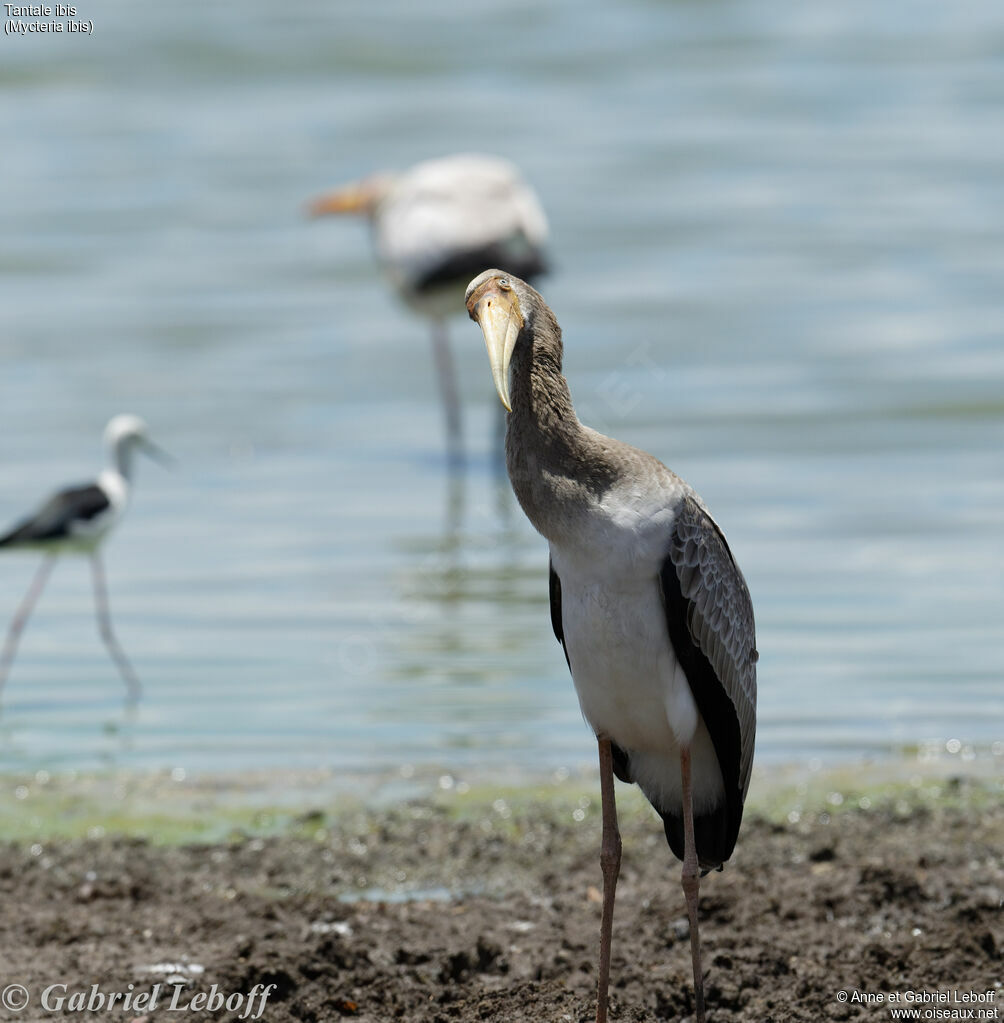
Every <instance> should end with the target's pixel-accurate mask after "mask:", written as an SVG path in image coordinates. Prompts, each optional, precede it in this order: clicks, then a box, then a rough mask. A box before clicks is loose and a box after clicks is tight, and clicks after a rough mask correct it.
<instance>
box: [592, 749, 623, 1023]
mask: <svg viewBox="0 0 1004 1023" xmlns="http://www.w3.org/2000/svg"><path fill="white" fill-rule="evenodd" d="M599 743H600V800H601V805H602V810H603V843H602V845H601V847H600V869H601V870H602V871H603V916H602V918H601V921H600V980H599V990H598V992H597V999H596V1023H606V1021H607V990H608V988H609V986H610V934H611V930H612V928H613V922H614V894H615V893H616V891H617V875H618V874H619V873H620V869H621V835H620V831H618V830H617V803H616V801H615V799H614V757H613V752H612V751H611V749H610V740H609V739H600V740H599Z"/></svg>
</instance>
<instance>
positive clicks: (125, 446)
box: [105, 413, 173, 479]
mask: <svg viewBox="0 0 1004 1023" xmlns="http://www.w3.org/2000/svg"><path fill="white" fill-rule="evenodd" d="M148 433H149V427H147V425H146V423H145V422H144V421H143V420H142V419H140V417H139V416H134V415H131V414H129V413H122V414H121V415H117V416H114V417H113V418H112V419H110V420H109V422H108V425H107V426H106V427H105V447H106V448H107V449H108V456H109V458H110V459H111V461H112V464H113V465H114V466H115V468H116V469H117V470H118V471H119V473H120V474H121V475H122V476H124V477H125V478H126V479H129V478H130V475H131V472H132V456H133V452H134V451H142V452H143V454H145V455H149V457H150V458H152V459H154V461H157V462H160V463H161V464H162V465H170V464H172V461H173V460H172V459H171V456H170V455H168V454H167V453H166V452H165V451H162V450H161V449H160V448H159V447H157V445H156V444H154V443H153V441H151V440H150V438H149V436H148Z"/></svg>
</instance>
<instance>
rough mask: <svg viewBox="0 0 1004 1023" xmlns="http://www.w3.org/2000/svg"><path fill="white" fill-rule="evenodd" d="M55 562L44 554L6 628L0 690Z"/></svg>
mask: <svg viewBox="0 0 1004 1023" xmlns="http://www.w3.org/2000/svg"><path fill="white" fill-rule="evenodd" d="M55 563H56V556H55V555H54V554H47V555H46V556H45V558H44V560H43V561H42V564H41V565H39V568H38V571H37V572H36V573H35V578H34V579H32V581H31V586H29V587H28V592H27V593H26V594H25V595H24V600H22V601H21V606H20V607H19V608H18V609H17V613H16V614H15V615H14V620H13V621H12V622H11V623H10V628H9V629H8V630H7V638H6V639H5V640H4V645H3V653H2V654H0V690H2V689H3V685H4V683H5V682H6V681H7V673H8V672H9V671H10V666H11V664H13V663H14V655H15V654H16V653H17V642H18V640H19V639H20V638H21V633H22V631H23V630H24V627H25V624H26V623H27V621H28V618H29V617H30V616H31V612H32V610H33V609H34V607H35V603H36V601H37V600H38V598H39V597H40V596H41V594H42V590H44V589H45V584H46V582H47V581H48V578H49V573H50V572H51V571H52V566H53V565H54V564H55Z"/></svg>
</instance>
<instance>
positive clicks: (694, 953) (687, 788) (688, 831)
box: [680, 746, 704, 1023]
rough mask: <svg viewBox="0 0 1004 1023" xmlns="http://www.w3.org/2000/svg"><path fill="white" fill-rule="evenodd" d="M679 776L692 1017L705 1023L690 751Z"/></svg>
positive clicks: (682, 757)
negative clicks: (680, 783)
mask: <svg viewBox="0 0 1004 1023" xmlns="http://www.w3.org/2000/svg"><path fill="white" fill-rule="evenodd" d="M680 776H681V779H682V782H683V895H684V898H685V899H686V900H687V916H688V917H689V918H690V955H691V957H692V958H693V960H694V1014H695V1016H696V1018H697V1023H704V976H703V974H702V972H701V936H700V934H699V933H698V930H697V892H698V889H699V888H700V886H701V870H700V865H699V863H698V861H697V843H696V841H695V840H694V801H693V797H692V789H691V784H690V747H689V746H684V747H683V749H682V750H681V751H680Z"/></svg>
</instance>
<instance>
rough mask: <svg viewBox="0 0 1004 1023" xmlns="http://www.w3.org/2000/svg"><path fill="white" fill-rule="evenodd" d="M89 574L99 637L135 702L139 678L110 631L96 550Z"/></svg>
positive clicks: (109, 620) (137, 694) (108, 614)
mask: <svg viewBox="0 0 1004 1023" xmlns="http://www.w3.org/2000/svg"><path fill="white" fill-rule="evenodd" d="M91 574H92V575H93V577H94V606H95V609H96V610H97V615H98V631H99V632H100V633H101V638H102V639H103V640H104V641H105V646H106V647H108V652H109V653H110V654H111V655H112V660H114V661H115V664H116V666H117V667H118V669H119V673H120V674H121V675H122V678H123V679H124V680H125V684H126V690H127V692H128V695H129V700H130V702H133V703H135V702H136V700H138V699H139V695H140V684H139V679H138V678H137V677H136V672H135V671H133V669H132V665H131V664H130V663H129V659H128V658H127V657H126V655H125V652H124V651H123V650H122V647H120V646H119V642H118V640H117V639H116V638H115V633H114V632H113V631H112V618H111V614H110V612H109V610H108V587H107V586H106V585H105V569H104V565H103V564H102V563H101V555H100V554H99V553H98V552H97V551H95V552H94V553H93V554H92V555H91Z"/></svg>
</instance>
